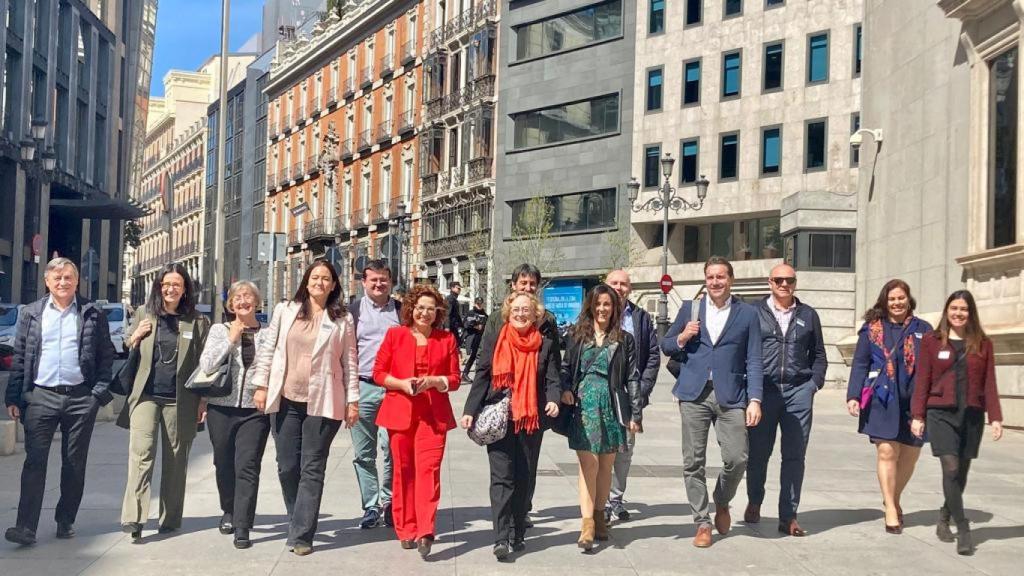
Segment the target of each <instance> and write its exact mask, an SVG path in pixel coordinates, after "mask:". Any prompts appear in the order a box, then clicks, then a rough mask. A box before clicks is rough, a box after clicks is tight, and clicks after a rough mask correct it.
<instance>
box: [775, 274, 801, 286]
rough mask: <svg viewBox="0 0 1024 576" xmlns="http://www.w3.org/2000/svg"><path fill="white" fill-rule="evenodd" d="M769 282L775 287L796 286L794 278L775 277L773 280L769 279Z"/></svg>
mask: <svg viewBox="0 0 1024 576" xmlns="http://www.w3.org/2000/svg"><path fill="white" fill-rule="evenodd" d="M769 280H771V281H772V284H775V285H777V286H782V285H783V284H789V285H790V286H795V285H796V276H776V277H775V278H769Z"/></svg>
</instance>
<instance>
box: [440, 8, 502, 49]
mask: <svg viewBox="0 0 1024 576" xmlns="http://www.w3.org/2000/svg"><path fill="white" fill-rule="evenodd" d="M498 1H499V0H487V1H486V2H482V3H480V4H477V5H476V6H474V7H472V8H470V9H469V10H464V11H463V12H462V13H460V14H458V15H457V16H455V17H454V18H452V19H450V20H448V21H447V22H445V23H444V24H442V25H440V26H438V27H437V28H435V29H434V30H433V31H432V32H431V33H430V49H431V50H435V49H437V48H439V47H441V46H444V45H445V44H447V43H449V42H452V41H454V40H456V39H458V38H459V37H461V36H462V35H464V34H467V33H468V32H470V31H471V30H473V29H474V28H476V25H477V23H478V22H480V21H481V20H485V19H493V18H494V17H495V16H496V15H497V13H498Z"/></svg>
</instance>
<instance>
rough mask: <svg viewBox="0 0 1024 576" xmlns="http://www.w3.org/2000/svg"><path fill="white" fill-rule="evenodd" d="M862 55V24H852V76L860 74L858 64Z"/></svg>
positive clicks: (855, 76)
mask: <svg viewBox="0 0 1024 576" xmlns="http://www.w3.org/2000/svg"><path fill="white" fill-rule="evenodd" d="M863 57H864V26H863V25H861V24H859V23H858V24H854V26H853V77H854V78H857V77H859V76H860V64H861V60H862V59H863Z"/></svg>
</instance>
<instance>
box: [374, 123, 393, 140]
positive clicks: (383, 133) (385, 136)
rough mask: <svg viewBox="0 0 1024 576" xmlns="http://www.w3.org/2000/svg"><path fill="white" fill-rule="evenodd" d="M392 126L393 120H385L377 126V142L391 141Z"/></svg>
mask: <svg viewBox="0 0 1024 576" xmlns="http://www.w3.org/2000/svg"><path fill="white" fill-rule="evenodd" d="M392 124H393V122H392V121H391V120H385V121H383V122H381V123H380V124H378V125H377V138H376V140H377V142H388V141H390V140H391V132H392V130H393V128H392Z"/></svg>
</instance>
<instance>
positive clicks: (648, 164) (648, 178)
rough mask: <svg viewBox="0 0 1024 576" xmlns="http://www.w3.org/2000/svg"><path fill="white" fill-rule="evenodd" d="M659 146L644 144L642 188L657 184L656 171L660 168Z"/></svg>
mask: <svg viewBox="0 0 1024 576" xmlns="http://www.w3.org/2000/svg"><path fill="white" fill-rule="evenodd" d="M660 161H661V146H660V145H658V144H655V145H654V146H644V188H655V187H657V186H658V181H659V177H658V172H659V171H660V170H661V165H660Z"/></svg>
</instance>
